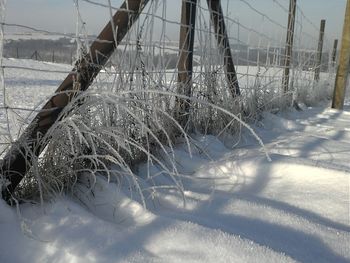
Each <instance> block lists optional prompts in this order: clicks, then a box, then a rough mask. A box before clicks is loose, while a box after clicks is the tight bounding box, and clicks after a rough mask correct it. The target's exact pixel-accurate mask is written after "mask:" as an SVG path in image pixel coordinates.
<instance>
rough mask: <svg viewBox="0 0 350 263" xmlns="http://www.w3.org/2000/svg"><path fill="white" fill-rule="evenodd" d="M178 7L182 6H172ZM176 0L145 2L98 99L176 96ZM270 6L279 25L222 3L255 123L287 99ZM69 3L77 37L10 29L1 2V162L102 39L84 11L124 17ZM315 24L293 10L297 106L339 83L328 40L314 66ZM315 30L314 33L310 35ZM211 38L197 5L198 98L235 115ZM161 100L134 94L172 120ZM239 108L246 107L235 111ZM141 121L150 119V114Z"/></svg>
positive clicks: (281, 34)
mask: <svg viewBox="0 0 350 263" xmlns="http://www.w3.org/2000/svg"><path fill="white" fill-rule="evenodd" d="M176 1H177V2H178V3H177V4H176V5H174V2H176ZM176 1H174V0H163V1H161V0H152V1H149V3H148V5H147V6H146V8H145V9H144V10H143V12H142V13H141V16H140V18H139V19H138V20H137V22H136V23H135V24H134V26H133V27H132V28H131V30H130V31H129V32H128V33H127V34H126V36H125V38H124V39H123V41H122V42H121V43H120V44H119V45H118V48H117V49H116V51H115V52H114V53H113V55H112V57H111V58H110V59H109V60H108V63H107V64H106V65H105V66H104V68H103V69H102V70H101V72H100V74H99V75H98V77H97V78H96V80H95V81H94V83H93V85H92V88H91V90H93V91H96V92H100V93H101V94H102V93H103V92H106V91H108V92H113V93H116V94H118V93H122V92H125V91H137V90H147V89H149V90H157V89H158V90H161V91H162V92H176V91H177V87H178V74H179V73H181V72H179V71H178V67H179V54H180V53H181V52H182V51H183V50H181V47H179V32H180V27H181V26H185V25H182V24H181V22H180V21H181V19H180V15H181V4H182V2H183V1H181V0H176ZM269 1H270V4H272V5H273V6H274V8H273V9H276V10H278V12H279V13H280V14H281V13H283V17H284V18H283V20H279V19H278V18H276V17H275V16H274V13H266V11H265V10H259V9H258V7H255V6H254V5H253V4H251V3H250V2H249V1H246V0H239V1H234V2H233V1H222V8H223V11H224V20H225V23H226V27H227V33H228V39H229V42H230V46H231V52H232V55H233V60H234V63H235V69H236V72H237V78H238V82H239V86H240V89H241V93H242V94H241V97H240V98H239V100H240V103H242V104H243V105H245V106H243V108H244V111H245V114H246V115H249V116H255V114H256V113H257V112H258V111H259V110H265V109H272V108H274V107H276V105H278V103H277V102H280V101H281V98H283V96H284V94H283V90H282V78H283V70H284V67H285V66H284V65H285V63H284V61H285V59H286V55H285V39H286V34H287V26H286V25H287V17H288V13H289V9H288V5H289V3H288V1H282V0H269ZM72 3H73V5H72V6H73V7H72V8H74V10H75V18H74V20H75V21H76V32H75V33H63V32H57V31H50V30H48V29H47V28H45V26H44V25H43V26H42V27H41V28H38V27H35V26H31V25H23V24H20V23H7V22H6V20H5V14H6V8H5V7H6V1H5V0H2V1H0V19H1V31H0V37H1V45H0V61H1V62H0V80H1V83H0V85H1V105H0V124H1V127H0V129H1V130H0V152H1V155H4V153H5V152H6V151H8V149H9V146H10V145H11V144H12V143H14V142H15V141H16V140H17V138H19V136H20V134H21V133H22V132H23V131H24V129H25V127H26V126H27V125H28V123H30V121H31V120H32V119H33V118H34V116H35V115H36V113H37V112H40V109H41V107H42V105H43V104H44V103H45V102H46V101H47V100H48V98H50V97H51V96H52V94H53V92H54V91H55V90H56V88H57V87H58V86H59V84H60V83H61V82H62V80H63V79H64V78H65V76H66V75H67V74H69V73H70V72H71V70H72V65H74V63H75V61H76V60H77V59H79V58H80V57H81V54H82V53H83V52H85V51H86V50H88V47H89V46H90V44H91V43H92V42H93V41H94V40H96V36H93V35H91V34H89V33H88V32H90V31H89V25H92V24H93V23H94V18H93V17H88V16H86V15H85V14H84V10H83V8H82V7H81V5H82V4H84V5H85V6H86V5H88V6H89V7H90V8H96V9H103V10H105V11H104V13H105V18H106V22H108V21H109V20H110V19H111V17H112V16H113V14H114V13H115V12H116V11H118V10H120V8H119V6H117V5H116V2H115V1H114V2H113V3H112V2H111V1H110V0H108V1H93V0H73V1H72ZM234 10H239V12H240V13H233V11H234ZM245 17H252V18H254V20H255V21H259V25H258V26H256V25H252V24H251V23H247V22H245V21H246V20H245ZM317 23H318V22H317V21H312V20H311V19H309V18H308V14H305V13H304V12H303V10H302V9H301V8H300V7H299V6H297V15H296V23H295V34H294V45H293V55H292V58H291V61H292V63H291V73H290V83H289V85H290V93H291V94H292V95H293V97H294V98H295V99H298V98H299V97H300V98H301V97H303V98H304V99H305V98H306V97H308V96H311V95H310V94H308V92H309V91H312V92H314V90H315V89H320V91H319V93H322V92H324V89H323V88H321V87H323V86H327V85H328V86H329V83H332V81H333V78H334V66H335V64H334V63H333V62H332V61H331V53H332V50H331V48H332V43H330V39H329V38H327V36H325V39H324V49H323V50H324V53H323V54H322V55H323V56H322V63H321V65H317V61H316V60H317V46H318V41H319V39H318V35H319V28H318V26H317V25H316V24H317ZM310 27H311V28H312V30H313V31H312V32H311V31H310V30H306V28H310ZM266 29H269V30H266ZM13 32H16V34H13ZM215 33H216V32H215V31H214V28H213V26H212V25H211V22H210V10H209V8H208V5H207V2H206V1H204V0H198V4H197V13H196V25H195V41H194V50H193V66H194V67H193V74H192V78H193V93H192V97H194V98H196V99H201V100H207V101H209V102H210V103H214V104H219V105H221V106H223V107H224V108H226V109H229V110H234V109H233V106H232V104H233V102H232V101H233V100H232V98H231V97H230V96H229V94H228V88H227V87H228V85H229V83H228V82H227V79H226V74H225V68H224V61H225V58H224V57H223V54H222V52H220V49H219V48H218V46H217V41H216V37H215ZM14 35H15V37H14ZM97 40H98V39H97ZM100 41H101V42H103V41H104V40H100ZM317 67H319V68H320V69H321V79H320V81H319V82H316V81H315V80H314V71H315V69H316V68H317ZM163 95H164V94H163ZM163 95H162V96H161V95H160V96H158V97H157V98H156V97H155V95H151V94H138V95H135V97H137V99H140V100H145V101H148V102H150V103H151V102H152V103H154V104H155V105H158V106H159V107H160V108H164V109H166V111H167V112H169V114H170V113H171V112H172V111H173V110H174V108H173V107H174V101H173V100H172V99H169V100H162V99H161V98H162V97H164V96H163ZM325 96H326V95H325ZM305 101H306V99H305ZM192 106H193V110H192V112H191V114H192V121H193V122H197V123H206V122H208V118H209V117H210V116H209V114H212V112H211V111H210V110H208V109H207V106H203V105H202V106H200V105H196V103H193V105H192ZM241 110H242V108H240V109H239V111H241ZM239 111H237V112H235V113H236V114H239V113H240V112H239ZM141 115H142V114H141V113H140V116H141ZM141 117H142V118H144V119H147V116H146V115H143V116H141ZM210 118H211V117H210ZM214 118H215V117H213V119H214ZM159 121H161V120H159ZM226 124H227V123H226ZM226 124H225V125H226ZM225 125H223V126H225ZM131 126H132V124H127V126H126V127H131ZM214 126H215V125H214ZM201 127H202V126H201ZM220 127H221V126H220ZM222 128H223V127H221V129H222ZM209 130H210V129H209Z"/></svg>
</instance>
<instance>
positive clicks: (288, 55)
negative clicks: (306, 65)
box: [282, 0, 297, 93]
mask: <svg viewBox="0 0 350 263" xmlns="http://www.w3.org/2000/svg"><path fill="white" fill-rule="evenodd" d="M296 7H297V0H290V1H289V14H288V27H287V37H286V48H285V57H284V72H283V78H282V88H283V92H284V93H286V92H288V90H289V73H290V64H291V60H292V56H293V41H294V28H295V12H296Z"/></svg>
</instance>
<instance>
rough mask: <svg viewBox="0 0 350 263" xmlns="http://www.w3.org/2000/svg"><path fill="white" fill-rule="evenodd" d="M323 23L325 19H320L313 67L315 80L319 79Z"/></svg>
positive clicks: (324, 23)
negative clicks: (315, 59)
mask: <svg viewBox="0 0 350 263" xmlns="http://www.w3.org/2000/svg"><path fill="white" fill-rule="evenodd" d="M325 25H326V20H324V19H322V20H321V24H320V36H319V40H318V46H317V61H316V67H315V81H319V80H320V71H321V66H322V50H323V39H324V28H325Z"/></svg>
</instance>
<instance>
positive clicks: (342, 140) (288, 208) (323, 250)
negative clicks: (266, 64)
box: [0, 62, 350, 262]
mask: <svg viewBox="0 0 350 263" xmlns="http://www.w3.org/2000/svg"><path fill="white" fill-rule="evenodd" d="M8 63H9V62H8ZM47 67H48V68H49V67H50V65H48V66H47ZM63 70H69V69H67V68H65V69H63ZM34 72H36V71H34ZM5 73H6V71H5ZM28 78H29V76H28ZM59 78H60V77H57V76H56V77H55V78H53V79H54V80H55V81H56V80H57V81H59ZM49 84H50V83H46V84H45V85H47V86H51V85H49ZM55 84H56V82H55V83H52V86H55ZM6 85H8V86H11V82H10V81H9V80H8V79H7V82H6ZM25 85H26V84H25ZM43 85H44V84H43ZM48 88H49V89H51V90H50V92H52V91H53V89H54V88H55V87H51V88H50V87H48ZM28 90H29V89H28ZM39 90H41V91H42V92H43V93H45V92H46V91H45V90H44V88H43V87H41V89H40V88H39ZM28 92H29V91H28ZM48 94H49V93H45V96H47V95H48ZM28 96H29V95H28ZM32 96H33V95H32ZM28 100H29V99H28ZM18 103H19V104H21V105H22V106H23V105H24V104H23V103H22V102H20V101H19V102H18ZM30 105H31V106H30V107H32V106H33V104H30ZM328 106H329V105H325V106H319V107H314V108H306V107H304V110H303V111H301V112H297V111H292V110H291V111H287V112H285V113H283V114H279V115H273V114H269V113H266V114H265V115H264V118H263V119H262V120H261V121H260V122H259V123H257V124H256V125H255V126H254V127H253V128H254V129H255V131H256V132H257V133H258V135H259V136H260V137H261V139H262V140H263V142H264V143H265V145H266V149H267V150H268V153H269V156H270V158H271V161H269V160H268V158H267V157H266V154H265V152H263V151H262V149H261V147H260V146H259V145H258V144H257V143H256V141H255V139H253V138H252V136H251V135H250V134H249V133H248V132H245V131H244V132H243V134H242V138H241V140H240V142H239V143H238V145H237V146H236V148H235V149H234V150H230V149H228V148H226V147H225V145H224V144H223V143H221V142H220V141H219V140H218V139H217V138H215V137H213V136H202V137H197V138H196V144H198V145H200V146H201V147H199V148H195V147H194V148H193V149H194V151H193V153H192V157H191V156H190V154H189V153H188V150H187V148H186V147H185V146H182V145H179V146H178V147H177V148H176V150H175V154H176V158H177V163H178V170H179V172H181V173H182V174H184V176H183V179H182V182H183V185H184V189H185V199H183V197H182V196H181V194H180V193H179V192H177V191H175V190H173V189H159V190H158V191H157V192H154V193H153V192H152V191H151V192H150V193H149V194H148V195H146V194H145V197H146V204H147V206H146V208H144V207H143V206H142V205H141V202H140V200H139V197H138V196H137V194H135V193H134V195H133V196H132V197H131V196H130V192H132V189H130V188H129V187H128V185H116V183H114V182H111V183H109V184H108V183H107V182H106V181H105V179H103V178H98V180H97V185H96V188H95V190H94V193H93V195H92V194H90V195H84V196H80V199H73V198H71V197H67V196H58V197H57V198H56V199H55V200H52V201H51V202H50V203H45V204H43V205H42V206H40V205H31V204H25V205H21V206H20V207H19V208H17V209H16V208H10V207H8V206H7V205H6V204H5V203H4V202H3V201H0V262H350V249H349V247H350V218H349V213H350V211H349V206H350V203H349V183H350V181H349V179H350V178H349V176H350V163H349V154H350V142H349V139H350V128H349V127H350V103H348V104H347V106H346V107H345V110H344V111H336V110H331V109H329V107H328ZM196 149H200V150H196ZM203 150H205V151H203ZM208 156H210V157H211V158H208ZM158 171H159V170H158V168H157V167H155V166H154V167H148V166H147V165H140V167H139V169H138V175H139V178H140V184H141V185H142V186H143V187H144V188H145V189H146V188H147V187H151V186H153V185H171V182H170V181H169V180H168V179H167V178H166V177H165V176H164V175H163V174H158V175H157V173H158ZM152 175H154V176H152ZM150 178H151V179H150ZM82 190H84V189H83V186H82ZM184 200H185V201H186V202H185V204H184V202H183V201H184Z"/></svg>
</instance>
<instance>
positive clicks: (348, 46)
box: [332, 0, 350, 110]
mask: <svg viewBox="0 0 350 263" xmlns="http://www.w3.org/2000/svg"><path fill="white" fill-rule="evenodd" d="M349 64H350V0H348V1H347V4H346V11H345V20H344V26H343V37H342V42H341V49H340V56H339V66H338V69H337V76H336V79H335V86H334V93H333V102H332V108H334V109H339V110H341V109H343V106H344V99H345V89H346V82H347V77H348V74H349Z"/></svg>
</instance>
